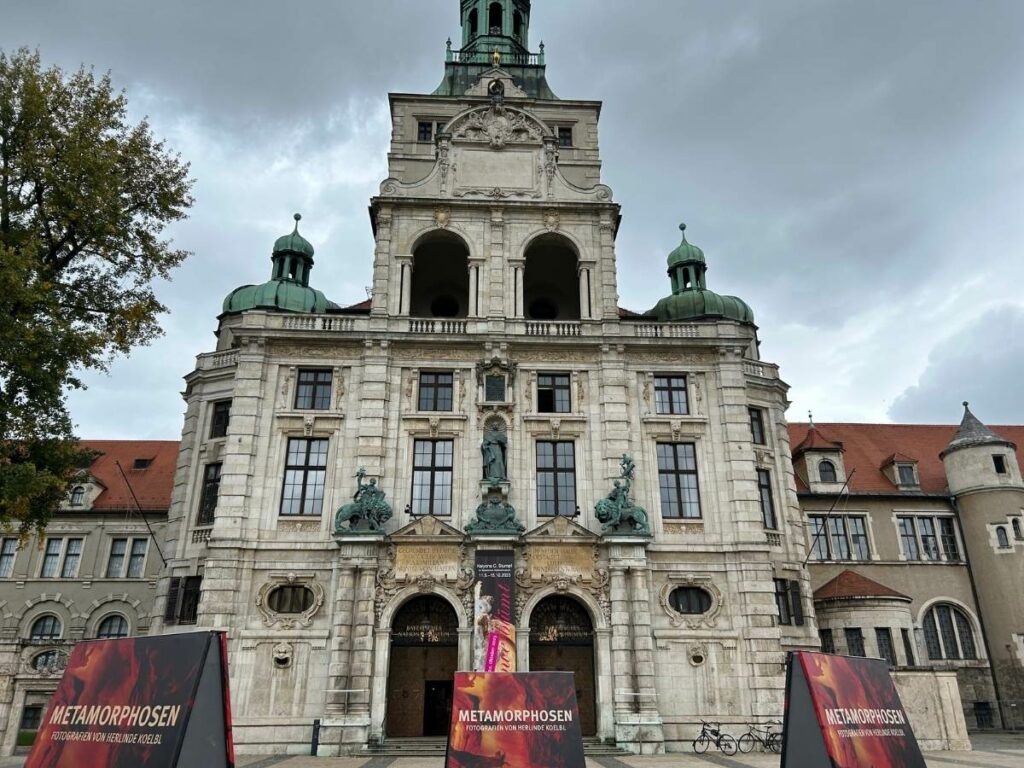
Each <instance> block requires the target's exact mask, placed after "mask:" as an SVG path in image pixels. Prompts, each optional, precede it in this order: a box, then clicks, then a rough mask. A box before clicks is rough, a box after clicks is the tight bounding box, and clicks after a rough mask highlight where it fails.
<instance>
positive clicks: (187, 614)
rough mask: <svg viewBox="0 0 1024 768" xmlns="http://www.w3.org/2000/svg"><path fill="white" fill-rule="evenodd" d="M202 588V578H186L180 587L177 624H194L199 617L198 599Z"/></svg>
mask: <svg viewBox="0 0 1024 768" xmlns="http://www.w3.org/2000/svg"><path fill="white" fill-rule="evenodd" d="M202 586H203V577H202V576H186V577H185V579H184V583H183V584H182V586H181V595H180V600H181V604H180V606H179V608H178V623H179V624H195V623H196V618H197V617H198V616H199V597H200V594H201V590H202Z"/></svg>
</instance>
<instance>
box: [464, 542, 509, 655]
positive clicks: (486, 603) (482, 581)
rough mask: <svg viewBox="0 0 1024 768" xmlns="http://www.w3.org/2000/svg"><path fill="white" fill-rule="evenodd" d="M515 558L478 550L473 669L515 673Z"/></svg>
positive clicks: (498, 551) (474, 603)
mask: <svg viewBox="0 0 1024 768" xmlns="http://www.w3.org/2000/svg"><path fill="white" fill-rule="evenodd" d="M514 568H515V555H514V553H513V552H512V551H511V550H477V553H476V579H477V581H476V587H475V589H474V594H473V597H474V601H473V605H474V608H473V669H474V670H476V671H477V672H515V669H516V624H515V616H514V615H513V613H514V609H513V606H514V602H513V601H514V599H515V598H514V595H513V594H512V590H513V587H514V585H515V574H514Z"/></svg>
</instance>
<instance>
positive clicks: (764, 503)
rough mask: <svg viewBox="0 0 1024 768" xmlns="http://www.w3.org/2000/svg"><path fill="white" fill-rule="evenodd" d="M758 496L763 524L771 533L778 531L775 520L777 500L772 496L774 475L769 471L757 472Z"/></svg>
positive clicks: (777, 524)
mask: <svg viewBox="0 0 1024 768" xmlns="http://www.w3.org/2000/svg"><path fill="white" fill-rule="evenodd" d="M757 495H758V499H759V500H760V503H761V522H762V523H763V524H764V527H765V528H766V529H768V530H770V531H775V530H778V527H779V523H778V520H776V518H775V499H774V498H773V495H772V474H771V472H769V471H768V470H767V469H759V470H757Z"/></svg>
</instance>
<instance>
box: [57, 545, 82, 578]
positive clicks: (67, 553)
mask: <svg viewBox="0 0 1024 768" xmlns="http://www.w3.org/2000/svg"><path fill="white" fill-rule="evenodd" d="M81 560H82V539H68V545H67V547H66V548H65V550H64V564H63V565H62V566H61V568H60V577H61V578H62V579H73V578H75V576H77V575H78V563H79V562H80V561H81Z"/></svg>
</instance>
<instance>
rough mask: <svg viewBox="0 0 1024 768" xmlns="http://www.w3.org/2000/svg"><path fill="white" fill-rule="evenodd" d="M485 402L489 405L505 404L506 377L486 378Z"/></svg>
mask: <svg viewBox="0 0 1024 768" xmlns="http://www.w3.org/2000/svg"><path fill="white" fill-rule="evenodd" d="M484 400H486V401H487V402H488V403H504V402H505V377H504V376H503V375H501V374H491V375H490V376H484Z"/></svg>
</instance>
